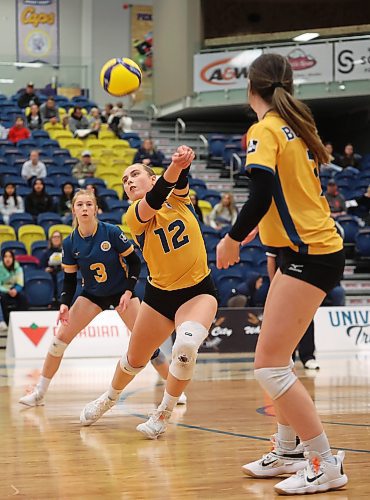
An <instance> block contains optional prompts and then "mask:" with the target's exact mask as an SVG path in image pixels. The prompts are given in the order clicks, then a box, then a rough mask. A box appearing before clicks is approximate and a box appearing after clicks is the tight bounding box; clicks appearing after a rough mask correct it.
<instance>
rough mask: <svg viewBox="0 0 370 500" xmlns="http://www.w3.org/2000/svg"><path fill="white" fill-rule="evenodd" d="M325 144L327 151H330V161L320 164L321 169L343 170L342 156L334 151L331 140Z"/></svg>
mask: <svg viewBox="0 0 370 500" xmlns="http://www.w3.org/2000/svg"><path fill="white" fill-rule="evenodd" d="M324 146H325V149H326V151H327V152H328V153H329V162H328V163H326V164H325V165H320V169H322V170H325V168H331V169H333V170H336V171H337V172H340V171H341V170H343V169H342V167H340V166H339V163H340V157H339V155H337V154H336V153H334V148H333V144H332V143H331V142H324Z"/></svg>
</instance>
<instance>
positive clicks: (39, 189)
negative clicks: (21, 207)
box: [25, 179, 54, 221]
mask: <svg viewBox="0 0 370 500" xmlns="http://www.w3.org/2000/svg"><path fill="white" fill-rule="evenodd" d="M25 205H26V212H28V213H29V214H31V215H32V216H33V218H34V220H35V221H36V219H37V216H38V215H39V214H42V213H44V212H52V211H53V208H54V207H53V199H52V197H51V196H50V195H48V194H47V192H46V190H45V184H44V181H43V180H42V179H35V181H34V183H33V187H32V191H31V193H30V194H28V195H27V196H26V199H25Z"/></svg>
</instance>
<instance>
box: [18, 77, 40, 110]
mask: <svg viewBox="0 0 370 500" xmlns="http://www.w3.org/2000/svg"><path fill="white" fill-rule="evenodd" d="M32 104H37V105H38V106H40V99H39V98H38V97H37V95H36V94H35V91H34V85H33V83H32V82H29V83H27V86H26V90H25V91H24V92H23V94H21V95H20V97H19V99H18V106H19V107H20V108H22V109H24V108H27V107H28V106H31V105H32Z"/></svg>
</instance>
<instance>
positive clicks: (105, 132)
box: [99, 123, 117, 139]
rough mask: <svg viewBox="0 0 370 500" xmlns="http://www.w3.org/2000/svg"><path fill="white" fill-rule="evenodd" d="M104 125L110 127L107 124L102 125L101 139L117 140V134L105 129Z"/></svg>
mask: <svg viewBox="0 0 370 500" xmlns="http://www.w3.org/2000/svg"><path fill="white" fill-rule="evenodd" d="M104 125H105V126H106V127H108V125H107V124H106V123H103V124H102V126H101V128H100V131H99V139H115V138H116V137H117V136H116V134H115V133H114V132H113V131H112V130H109V129H108V128H105V127H104ZM103 127H104V128H103Z"/></svg>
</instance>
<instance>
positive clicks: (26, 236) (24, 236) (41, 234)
mask: <svg viewBox="0 0 370 500" xmlns="http://www.w3.org/2000/svg"><path fill="white" fill-rule="evenodd" d="M44 239H45V231H44V228H42V227H41V226H37V225H36V224H25V225H24V226H21V227H20V228H19V229H18V240H19V241H21V242H22V243H24V244H25V246H26V248H27V253H28V254H30V255H31V245H32V243H33V242H34V241H38V240H44Z"/></svg>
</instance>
